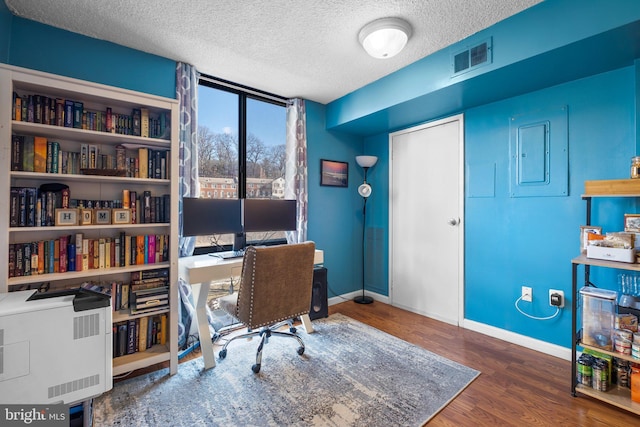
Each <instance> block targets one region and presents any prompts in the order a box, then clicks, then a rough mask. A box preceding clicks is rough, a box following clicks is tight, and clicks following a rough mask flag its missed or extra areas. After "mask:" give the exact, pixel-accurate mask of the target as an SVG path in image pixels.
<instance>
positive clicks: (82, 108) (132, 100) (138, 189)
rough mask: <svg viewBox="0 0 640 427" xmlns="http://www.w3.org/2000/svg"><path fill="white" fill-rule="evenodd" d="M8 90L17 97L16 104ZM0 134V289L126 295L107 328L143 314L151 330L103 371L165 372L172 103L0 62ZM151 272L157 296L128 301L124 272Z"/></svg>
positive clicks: (173, 207)
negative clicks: (161, 368)
mask: <svg viewBox="0 0 640 427" xmlns="http://www.w3.org/2000/svg"><path fill="white" fill-rule="evenodd" d="M16 95H17V97H18V98H20V101H19V103H23V104H26V105H22V106H21V107H19V108H18V109H16ZM56 100H57V101H58V102H56ZM61 101H62V102H61ZM65 101H73V102H71V103H69V102H67V104H68V105H66V106H65V105H64V102H65ZM58 104H62V105H58ZM65 108H67V110H65ZM65 118H66V120H68V122H66V123H65ZM147 124H148V126H147ZM36 137H38V138H41V139H45V140H46V141H47V145H46V147H47V149H46V153H45V154H44V155H45V156H46V158H45V162H46V166H45V169H44V171H43V170H42V169H39V168H35V167H34V166H33V165H34V164H35V160H32V158H31V156H32V155H33V156H38V152H37V151H36V150H38V148H37V147H40V148H41V147H42V142H39V143H36V148H35V149H33V148H32V141H33V140H34V139H35V138H36ZM0 144H1V147H2V150H0V176H1V177H2V179H1V182H3V183H5V184H2V185H0V236H2V237H3V239H2V242H3V243H2V244H0V258H1V259H3V260H5V261H4V262H2V263H0V277H3V278H4V280H2V281H0V292H13V291H18V290H24V289H39V290H41V291H46V290H49V291H51V290H59V289H68V288H77V287H79V286H83V285H84V286H94V287H96V286H101V287H102V288H103V289H104V290H109V291H113V292H112V294H113V296H112V302H113V303H114V304H113V305H115V301H116V297H115V294H116V293H118V295H124V294H126V295H127V297H124V300H120V299H119V300H118V303H119V304H120V306H119V307H114V310H113V316H112V317H113V319H112V323H113V326H114V327H115V330H116V331H117V330H118V328H119V327H121V325H123V324H127V325H129V327H130V328H131V329H129V331H136V328H139V329H141V327H140V325H141V324H142V322H143V321H144V322H145V323H146V324H147V325H149V324H151V323H153V325H154V329H152V328H151V326H149V329H148V331H149V333H150V334H151V333H152V337H153V338H148V339H147V342H146V345H143V343H142V341H141V340H140V342H138V343H137V344H136V345H133V346H132V347H129V348H125V349H123V348H120V350H124V351H120V352H119V354H117V355H116V354H115V353H114V358H113V375H120V374H123V373H126V372H129V371H132V370H135V369H139V368H144V367H147V366H149V365H152V364H156V363H160V362H167V361H168V362H169V366H170V373H171V374H174V373H176V372H177V367H178V336H177V335H178V318H177V317H178V291H177V280H178V279H177V278H178V253H177V246H178V245H177V242H178V225H177V224H178V221H177V220H174V221H171V219H177V217H178V207H177V206H178V149H177V148H178V102H177V101H176V100H174V99H168V98H162V97H158V96H154V95H148V94H144V93H138V92H134V91H130V90H126V89H120V88H115V87H109V86H105V85H101V84H96V83H92V82H86V81H81V80H77V79H72V78H67V77H62V76H57V75H53V74H48V73H43V72H39V71H33V70H28V69H24V68H19V67H13V66H10V65H4V64H0ZM37 144H40V145H37ZM31 150H34V151H36V152H35V153H34V154H31ZM42 155H43V152H42V151H40V156H42ZM142 158H144V159H146V161H144V165H143V166H144V167H141V166H142V165H141V163H142V162H141V159H142ZM56 160H57V162H56ZM32 162H33V163H32ZM47 184H50V185H47ZM61 188H62V190H60V189H61ZM45 193H47V194H45ZM56 208H57V209H56ZM22 212H24V214H23V213H22ZM116 218H117V219H116ZM141 243H142V246H140V244H141ZM65 246H66V248H67V250H63V249H62V248H64V247H65ZM45 247H46V249H45ZM72 247H73V248H72ZM83 249H84V251H83ZM140 251H142V254H141V253H140ZM74 252H75V254H74ZM82 252H84V253H82ZM63 254H64V255H63ZM74 255H75V256H74ZM18 261H20V262H19V263H18ZM161 271H162V272H165V274H164V276H165V277H166V279H164V281H163V282H162V284H163V285H164V289H165V290H164V292H163V293H162V295H161V297H159V298H157V299H158V300H162V303H157V304H159V305H158V306H157V307H156V308H155V309H154V308H152V309H151V311H145V310H140V307H138V310H137V311H136V308H135V307H133V306H132V305H130V304H129V301H128V296H129V295H131V293H130V291H131V290H132V289H134V282H135V280H134V278H136V279H138V283H137V285H135V286H136V289H137V290H138V291H140V292H141V293H142V291H141V288H143V287H146V288H153V287H154V286H155V285H153V284H151V283H141V282H142V280H140V279H141V278H145V280H147V281H148V282H153V280H152V279H151V278H149V277H151V276H154V274H155V275H158V273H157V272H161ZM157 280H160V279H157ZM127 290H129V292H128V291H127ZM116 291H117V292H116ZM146 292H148V293H152V292H153V290H150V291H146ZM138 298H139V300H146V301H148V300H150V299H152V300H154V301H155V299H153V298H142V297H141V295H139V296H138ZM167 300H168V303H167ZM116 308H119V309H116ZM132 313H136V314H132ZM134 325H136V326H134ZM156 327H157V328H156ZM139 329H138V330H137V331H136V335H135V337H136V340H138V339H139V335H140V332H141V331H140V330H139ZM112 331H113V329H112ZM130 337H133V335H131V336H130ZM117 347H118V343H117V342H116V340H114V348H117Z"/></svg>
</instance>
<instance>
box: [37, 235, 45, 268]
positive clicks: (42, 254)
mask: <svg viewBox="0 0 640 427" xmlns="http://www.w3.org/2000/svg"><path fill="white" fill-rule="evenodd" d="M44 248H45V241H44V240H39V241H38V274H44V272H45V269H44V268H45V261H46V256H47V254H46V252H45V250H44Z"/></svg>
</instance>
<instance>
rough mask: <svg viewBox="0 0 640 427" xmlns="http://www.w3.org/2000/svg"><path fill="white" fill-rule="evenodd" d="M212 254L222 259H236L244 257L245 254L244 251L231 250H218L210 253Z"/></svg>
mask: <svg viewBox="0 0 640 427" xmlns="http://www.w3.org/2000/svg"><path fill="white" fill-rule="evenodd" d="M209 255H210V256H214V257H217V258H221V259H235V258H242V257H243V256H244V251H229V252H217V253H215V252H214V253H210V254H209Z"/></svg>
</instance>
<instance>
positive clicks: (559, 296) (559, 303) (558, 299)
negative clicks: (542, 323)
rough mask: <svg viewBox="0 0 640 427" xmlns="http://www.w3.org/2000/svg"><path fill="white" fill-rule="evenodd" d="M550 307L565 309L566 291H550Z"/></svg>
mask: <svg viewBox="0 0 640 427" xmlns="http://www.w3.org/2000/svg"><path fill="white" fill-rule="evenodd" d="M549 305H550V306H552V307H558V308H562V307H564V291H559V290H557V289H549Z"/></svg>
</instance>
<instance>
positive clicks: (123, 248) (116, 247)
mask: <svg viewBox="0 0 640 427" xmlns="http://www.w3.org/2000/svg"><path fill="white" fill-rule="evenodd" d="M168 259H169V235H165V234H144V235H129V234H125V233H124V232H122V233H120V234H119V235H118V236H117V237H114V238H111V237H101V238H86V237H85V236H84V235H83V233H76V234H75V235H64V236H60V237H58V238H57V239H50V240H39V241H35V242H24V243H10V244H9V260H8V261H9V277H20V276H34V275H40V274H51V273H66V272H68V271H85V270H95V269H109V268H117V267H126V266H130V265H145V264H155V263H160V262H165V261H168Z"/></svg>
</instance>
